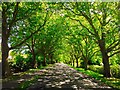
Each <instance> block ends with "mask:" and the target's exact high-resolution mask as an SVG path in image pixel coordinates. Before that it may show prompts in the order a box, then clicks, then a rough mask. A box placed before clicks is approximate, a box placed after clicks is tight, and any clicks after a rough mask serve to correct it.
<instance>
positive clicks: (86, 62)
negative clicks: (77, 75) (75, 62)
mask: <svg viewBox="0 0 120 90" xmlns="http://www.w3.org/2000/svg"><path fill="white" fill-rule="evenodd" d="M87 65H88V60H87V59H86V58H85V59H84V68H85V70H87Z"/></svg>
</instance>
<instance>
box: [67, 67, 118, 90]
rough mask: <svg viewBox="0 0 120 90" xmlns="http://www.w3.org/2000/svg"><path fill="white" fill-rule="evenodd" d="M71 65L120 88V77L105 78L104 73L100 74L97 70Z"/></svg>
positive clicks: (115, 87)
mask: <svg viewBox="0 0 120 90" xmlns="http://www.w3.org/2000/svg"><path fill="white" fill-rule="evenodd" d="M69 66H70V67H72V68H74V69H75V70H77V71H79V72H82V73H84V74H87V75H88V76H91V77H93V78H95V79H96V80H99V81H101V82H104V83H106V84H107V85H108V86H111V87H113V88H114V89H118V90H120V79H118V78H113V77H112V78H105V77H104V76H103V74H99V73H97V72H94V71H91V70H84V69H83V68H75V67H73V66H71V65H69Z"/></svg>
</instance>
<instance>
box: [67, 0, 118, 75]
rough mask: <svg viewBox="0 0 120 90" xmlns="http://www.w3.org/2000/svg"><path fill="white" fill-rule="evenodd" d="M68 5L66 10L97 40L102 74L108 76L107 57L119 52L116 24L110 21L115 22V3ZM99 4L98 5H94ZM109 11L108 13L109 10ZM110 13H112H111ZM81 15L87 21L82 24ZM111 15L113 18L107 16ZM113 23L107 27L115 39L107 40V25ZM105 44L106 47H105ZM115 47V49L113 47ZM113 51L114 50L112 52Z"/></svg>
mask: <svg viewBox="0 0 120 90" xmlns="http://www.w3.org/2000/svg"><path fill="white" fill-rule="evenodd" d="M68 5H69V6H68V7H66V8H65V9H66V10H69V12H72V13H73V14H74V15H75V16H76V18H74V19H76V21H78V22H79V23H80V25H81V26H82V27H84V28H85V29H86V31H88V32H89V33H90V35H91V36H93V37H94V38H95V42H97V44H98V46H99V48H100V51H101V53H102V60H103V64H104V76H105V77H110V76H111V75H110V65H109V57H112V56H113V55H115V54H116V53H119V52H120V51H119V46H118V45H119V38H118V34H116V33H117V32H118V31H117V30H116V26H117V25H116V24H115V23H112V25H111V22H112V20H113V22H115V20H116V18H115V14H114V13H113V12H114V11H115V9H116V8H114V7H115V3H88V2H86V3H83V2H82V3H78V2H76V3H72V4H70V3H69V4H68ZM110 5H111V7H110ZM96 6H99V7H96ZM108 11H109V12H110V13H109V12H108ZM111 13H112V15H111ZM81 17H83V19H84V20H85V21H86V23H88V24H87V25H84V24H83V22H81V21H83V20H81ZM109 17H113V18H109ZM110 25H111V26H113V25H115V27H114V28H113V29H111V28H109V29H110V30H109V31H110V32H111V33H112V34H113V35H116V36H115V39H112V40H110V41H112V43H111V42H108V41H107V40H108V36H110V37H111V36H112V35H109V34H110V33H108V32H109V31H108V29H107V27H110ZM114 30H116V32H114V33H113V31H114ZM106 46H107V47H106ZM115 48H117V49H115ZM113 51H114V52H113ZM109 52H113V53H112V54H111V55H108V53H109Z"/></svg>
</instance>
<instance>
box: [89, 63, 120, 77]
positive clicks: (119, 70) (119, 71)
mask: <svg viewBox="0 0 120 90" xmlns="http://www.w3.org/2000/svg"><path fill="white" fill-rule="evenodd" d="M88 69H89V70H92V71H95V72H97V73H100V74H103V66H99V65H90V66H88ZM110 70H111V75H112V76H113V77H116V78H120V65H111V66H110Z"/></svg>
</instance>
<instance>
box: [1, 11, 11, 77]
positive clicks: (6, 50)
mask: <svg viewBox="0 0 120 90" xmlns="http://www.w3.org/2000/svg"><path fill="white" fill-rule="evenodd" d="M6 20H7V18H6V15H5V12H4V11H2V76H3V78H4V77H5V76H8V75H10V74H11V72H10V67H9V63H8V55H9V47H8V29H7V22H6Z"/></svg>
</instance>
